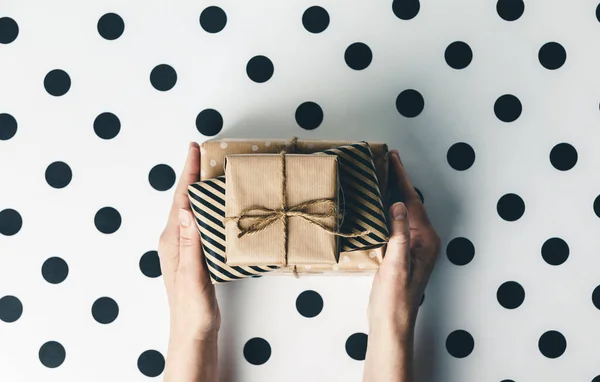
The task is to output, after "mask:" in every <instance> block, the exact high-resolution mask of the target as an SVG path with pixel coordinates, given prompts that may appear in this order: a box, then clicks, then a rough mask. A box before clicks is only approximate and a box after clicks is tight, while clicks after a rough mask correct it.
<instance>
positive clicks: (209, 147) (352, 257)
mask: <svg viewBox="0 0 600 382" xmlns="http://www.w3.org/2000/svg"><path fill="white" fill-rule="evenodd" d="M352 143H354V141H321V140H301V139H299V140H298V141H297V143H296V148H295V151H294V152H295V153H301V154H311V153H315V152H318V151H323V150H327V149H331V148H333V147H338V146H343V145H348V144H352ZM369 146H370V148H371V151H372V153H373V162H374V163H375V168H376V172H377V179H378V181H379V188H380V189H381V191H382V193H383V194H384V198H385V195H386V194H387V185H388V156H387V153H388V147H387V145H386V144H385V143H378V142H369ZM289 148H290V141H289V140H264V139H214V140H208V141H205V142H203V143H202V145H201V146H200V154H201V164H200V179H201V180H206V179H213V178H216V177H219V176H223V175H225V170H224V161H225V157H226V156H227V155H230V154H256V153H273V154H275V153H279V152H280V151H281V150H286V149H289ZM382 259H383V251H382V248H379V249H375V250H366V251H352V252H342V253H340V256H339V261H338V263H337V264H334V265H329V264H321V265H308V264H307V265H304V266H287V267H284V268H281V269H278V270H274V271H272V272H269V273H268V274H269V275H271V274H282V273H283V274H285V273H295V272H297V273H299V274H304V273H307V274H322V273H328V274H329V273H339V272H341V273H353V274H360V273H372V272H374V271H376V270H377V269H379V265H380V264H381V261H382Z"/></svg>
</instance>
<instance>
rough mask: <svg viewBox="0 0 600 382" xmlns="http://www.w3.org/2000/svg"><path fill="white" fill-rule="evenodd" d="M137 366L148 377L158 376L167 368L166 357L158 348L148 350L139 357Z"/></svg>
mask: <svg viewBox="0 0 600 382" xmlns="http://www.w3.org/2000/svg"><path fill="white" fill-rule="evenodd" d="M137 367H138V369H139V371H140V372H141V373H142V374H143V375H145V376H146V377H158V376H159V375H161V374H162V372H163V370H164V369H165V357H164V356H163V355H162V354H161V353H160V352H159V351H157V350H146V351H145V352H143V353H142V354H140V356H139V357H138V361H137Z"/></svg>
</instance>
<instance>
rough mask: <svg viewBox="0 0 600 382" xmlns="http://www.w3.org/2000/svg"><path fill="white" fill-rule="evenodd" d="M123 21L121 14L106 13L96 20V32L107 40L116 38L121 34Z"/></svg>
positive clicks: (123, 25) (123, 26) (123, 28)
mask: <svg viewBox="0 0 600 382" xmlns="http://www.w3.org/2000/svg"><path fill="white" fill-rule="evenodd" d="M123 30H125V23H124V22H123V19H122V18H121V16H119V15H117V14H115V13H107V14H105V15H104V16H102V17H100V20H98V33H100V36H102V37H104V38H105V39H107V40H116V39H118V38H119V37H121V35H122V34H123Z"/></svg>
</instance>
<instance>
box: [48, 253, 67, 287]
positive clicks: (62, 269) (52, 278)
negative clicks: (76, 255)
mask: <svg viewBox="0 0 600 382" xmlns="http://www.w3.org/2000/svg"><path fill="white" fill-rule="evenodd" d="M68 275H69V265H68V264H67V262H66V261H65V260H63V259H62V258H60V257H56V256H54V257H50V258H49V259H47V260H46V261H44V264H43V265H42V276H43V277H44V280H46V281H47V282H49V283H50V284H60V283H62V282H63V281H65V279H66V278H67V276H68Z"/></svg>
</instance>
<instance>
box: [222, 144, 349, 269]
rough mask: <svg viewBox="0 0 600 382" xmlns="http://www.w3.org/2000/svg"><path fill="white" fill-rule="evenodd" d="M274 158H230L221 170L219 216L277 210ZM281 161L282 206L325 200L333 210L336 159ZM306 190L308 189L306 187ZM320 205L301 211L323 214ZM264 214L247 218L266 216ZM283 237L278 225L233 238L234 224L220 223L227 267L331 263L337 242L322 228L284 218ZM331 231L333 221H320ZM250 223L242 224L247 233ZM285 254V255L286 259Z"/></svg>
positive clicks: (278, 162)
mask: <svg viewBox="0 0 600 382" xmlns="http://www.w3.org/2000/svg"><path fill="white" fill-rule="evenodd" d="M281 160H282V157H281V156H280V155H275V154H265V155H261V154H254V155H230V156H228V157H227V161H226V166H225V178H226V179H228V182H227V186H226V199H225V200H226V202H225V211H226V212H225V216H226V218H227V217H233V216H238V215H240V214H241V213H242V212H243V210H244V209H246V208H249V207H256V206H258V207H264V208H267V209H271V210H278V209H280V208H281V201H282V197H283V195H282V194H281V185H282V182H283V179H282V175H283V174H281ZM283 160H285V168H286V171H285V186H286V195H285V202H284V203H285V206H286V207H292V206H295V205H298V204H300V203H305V202H308V201H311V200H316V199H330V200H332V201H334V202H335V204H336V205H338V189H339V184H338V158H337V157H336V156H330V155H299V154H287V155H285V156H283ZM307 185H310V186H309V187H307ZM329 210H330V208H329V207H328V206H326V205H323V204H315V205H312V206H310V207H307V208H306V209H305V210H303V212H307V213H313V214H326V213H327V212H329ZM266 214H267V213H262V214H261V213H253V215H266ZM286 220H287V235H286V234H284V232H286V229H285V226H284V224H283V222H282V221H277V222H275V223H273V224H271V225H270V226H268V227H267V228H265V229H264V230H262V231H260V232H256V233H253V234H247V235H244V236H243V237H241V238H238V233H239V232H240V231H239V229H238V227H237V225H236V222H235V221H231V220H229V221H227V222H226V223H225V232H226V247H227V254H226V256H225V257H226V262H227V265H231V266H244V265H247V266H251V265H277V266H283V265H286V264H290V265H308V264H310V265H313V264H330V265H333V264H336V263H337V257H338V238H337V236H335V235H332V234H331V233H328V232H327V231H325V230H324V229H323V228H321V227H319V226H317V225H315V224H312V223H310V222H309V221H307V220H305V219H303V218H300V217H288V218H286ZM320 222H321V223H323V224H325V226H327V227H330V228H331V229H333V230H336V229H337V228H338V227H337V223H338V222H337V221H336V217H335V216H331V217H329V218H325V219H320ZM251 223H252V222H244V224H243V228H248V226H250V224H251ZM286 252H287V256H286Z"/></svg>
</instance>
